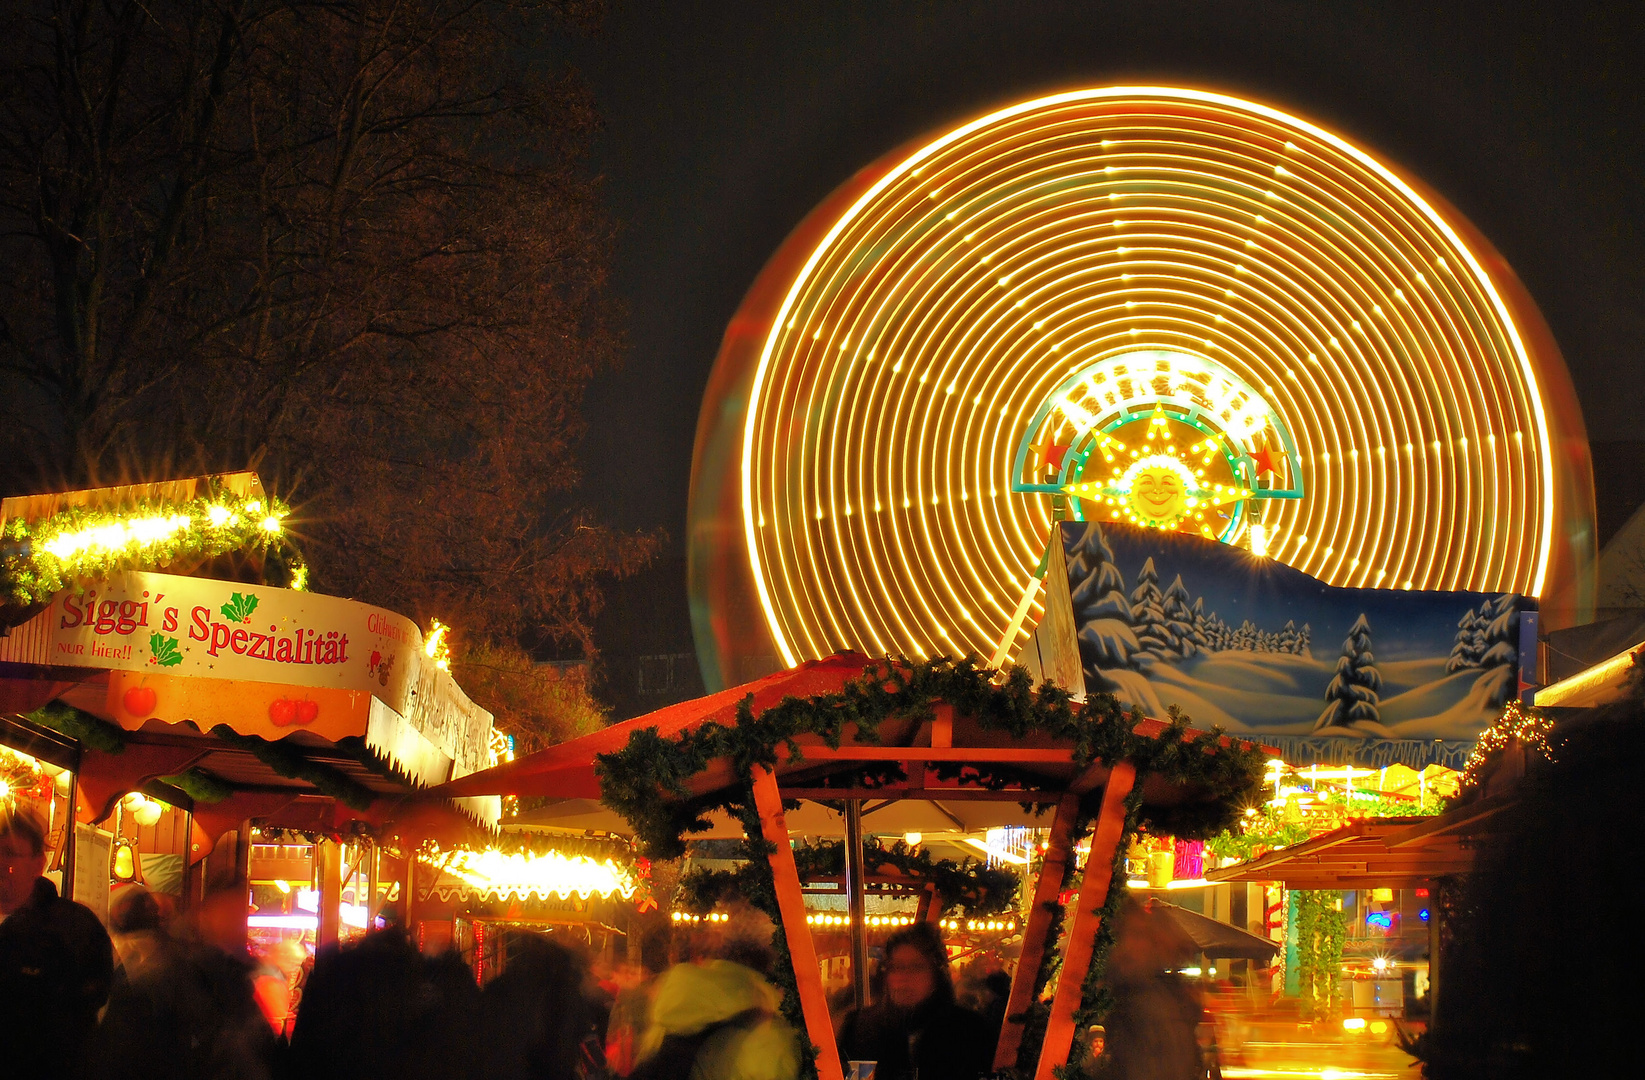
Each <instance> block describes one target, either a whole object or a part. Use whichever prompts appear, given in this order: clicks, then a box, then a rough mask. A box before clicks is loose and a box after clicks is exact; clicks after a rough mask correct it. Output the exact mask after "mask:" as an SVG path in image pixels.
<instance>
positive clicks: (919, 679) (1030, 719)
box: [440, 653, 1262, 1080]
mask: <svg viewBox="0 0 1645 1080" xmlns="http://www.w3.org/2000/svg"><path fill="white" fill-rule="evenodd" d="M996 675H997V673H996V672H994V671H992V670H990V669H987V668H985V667H983V666H981V665H980V664H976V663H973V662H970V661H957V662H956V661H933V662H924V663H915V662H900V661H899V662H887V663H884V664H883V665H875V664H873V663H871V662H870V661H869V660H867V658H865V657H861V656H858V655H855V654H849V653H847V654H840V655H837V656H833V657H829V658H827V659H824V660H820V661H814V662H811V663H807V664H802V665H800V666H799V667H797V668H795V669H793V670H792V671H790V672H784V673H780V674H779V675H776V676H771V677H768V678H767V679H764V680H760V681H759V682H756V683H752V684H749V685H748V686H746V687H739V688H737V689H735V690H732V691H726V692H723V693H721V694H718V695H712V696H710V697H709V698H705V699H702V700H701V701H698V702H691V703H686V704H684V705H680V706H674V707H672V708H671V709H665V710H661V711H660V712H659V713H656V714H652V715H651V716H649V717H641V718H639V719H638V720H634V721H629V722H627V723H625V724H619V725H614V726H613V727H612V728H610V729H607V730H605V731H602V732H598V733H596V734H594V735H591V736H587V737H585V738H583V739H578V740H573V741H572V742H569V743H566V744H563V745H561V746H558V747H554V748H552V749H550V750H546V751H543V752H542V753H540V754H537V755H532V756H529V757H526V758H522V759H520V760H519V761H516V762H514V763H512V764H510V765H508V766H504V767H501V768H498V769H496V770H492V771H489V772H486V773H481V774H477V775H475V776H472V777H468V778H466V779H464V780H461V781H457V782H455V783H453V784H450V785H447V786H446V787H445V788H443V789H440V793H442V794H447V795H453V796H456V795H462V796H473V795H480V794H495V795H518V796H548V797H580V798H589V797H595V796H598V797H599V798H601V799H602V800H603V801H604V802H605V803H606V804H607V805H608V806H610V807H611V808H613V809H615V810H617V811H618V812H619V813H621V814H622V815H623V816H624V817H625V818H626V819H627V820H628V821H629V822H630V823H631V825H632V826H633V828H634V830H635V831H636V833H637V835H638V837H639V839H640V840H641V842H642V844H643V845H645V847H646V848H647V849H649V850H650V851H652V852H654V853H656V854H658V855H662V856H673V855H678V854H680V853H681V852H682V851H683V848H684V837H685V836H686V835H687V834H688V833H690V832H692V831H694V829H695V826H696V823H697V822H698V821H699V819H701V818H702V815H704V814H706V813H708V812H710V811H713V810H720V811H724V812H728V813H730V814H732V815H733V816H735V817H736V818H737V819H738V820H740V821H741V822H742V823H743V826H744V830H745V832H746V834H747V835H748V836H749V837H751V838H755V839H761V840H764V841H765V842H767V843H768V844H769V845H770V846H769V849H766V848H765V846H764V845H760V847H758V848H756V849H755V850H759V851H762V852H764V853H765V854H764V858H765V860H766V872H767V873H768V874H769V884H770V887H771V892H772V893H773V894H774V896H775V898H776V904H775V910H773V911H771V912H769V914H770V915H772V917H773V918H774V919H775V920H776V921H777V922H778V923H779V925H780V926H781V928H782V934H783V938H784V941H785V943H786V945H787V949H788V953H789V955H790V957H791V960H792V979H793V983H792V986H791V987H790V990H791V999H790V1000H791V1001H792V1002H794V1003H796V1004H797V1005H798V1008H797V1010H795V1012H796V1013H797V1015H796V1017H795V1018H796V1019H797V1020H799V1021H800V1022H802V1023H803V1025H804V1027H805V1029H806V1032H807V1034H808V1035H809V1036H810V1038H811V1041H812V1042H813V1043H814V1044H815V1045H816V1046H817V1047H818V1048H819V1056H818V1062H817V1064H818V1069H819V1071H820V1074H821V1075H822V1076H823V1077H824V1078H825V1080H838V1078H839V1077H841V1075H842V1071H841V1067H840V1060H839V1056H838V1053H837V1051H836V1050H835V1042H834V1030H833V1026H832V1024H831V1023H830V1019H829V1015H828V1009H827V1004H826V1002H825V1000H824V994H823V988H822V982H821V977H820V975H819V971H818V965H817V958H816V950H815V945H814V942H813V940H812V936H811V932H810V930H809V928H808V926H807V922H806V908H805V898H804V893H803V890H802V883H801V879H800V876H799V872H798V868H797V866H796V862H795V857H794V850H793V847H792V845H791V836H790V830H789V827H788V822H787V814H786V812H785V810H784V800H785V799H812V800H839V801H842V802H843V803H844V805H845V808H846V814H847V818H848V827H847V857H848V860H851V868H850V869H848V871H847V872H848V873H850V874H851V876H852V877H853V879H854V880H857V881H860V880H862V873H861V861H860V855H859V856H858V857H857V858H855V859H853V858H852V853H851V849H852V848H858V849H859V851H860V843H861V841H860V835H861V834H860V832H856V833H855V835H853V831H854V830H853V829H852V827H851V825H850V823H849V819H850V818H853V817H856V818H860V809H861V805H862V801H863V800H887V799H890V800H897V799H915V800H928V801H933V802H938V803H942V804H945V805H946V804H948V803H963V802H969V801H982V802H1015V803H1021V802H1029V803H1033V802H1041V803H1052V804H1054V806H1055V809H1054V811H1053V814H1052V821H1051V836H1050V841H1049V849H1048V851H1047V853H1046V857H1045V870H1044V871H1043V872H1042V874H1041V875H1040V878H1039V881H1038V883H1037V884H1036V887H1035V899H1034V905H1033V907H1032V909H1031V912H1030V915H1029V920H1028V924H1027V925H1026V927H1024V929H1023V949H1022V960H1021V962H1020V963H1019V966H1018V968H1017V973H1016V975H1015V978H1014V981H1013V984H1012V991H1011V997H1010V1004H1009V1006H1008V1008H1007V1019H1006V1021H1005V1026H1004V1028H1003V1030H1002V1032H1001V1036H1000V1041H999V1048H998V1056H997V1058H996V1065H997V1066H1012V1065H1015V1064H1016V1063H1017V1058H1018V1050H1019V1048H1020V1046H1021V1041H1022V1035H1023V1030H1024V1026H1025V1020H1026V1016H1027V1013H1028V1010H1029V1006H1030V1004H1031V999H1032V997H1033V989H1034V982H1035V979H1036V977H1037V976H1038V975H1039V973H1040V967H1041V961H1042V960H1043V959H1044V958H1045V956H1046V954H1047V952H1048V951H1054V950H1055V949H1056V948H1057V945H1058V942H1056V941H1055V940H1054V939H1053V938H1052V933H1051V932H1052V930H1053V924H1054V922H1058V921H1060V919H1059V918H1058V916H1059V915H1060V906H1059V905H1058V904H1057V902H1056V901H1057V895H1058V893H1059V892H1060V891H1061V890H1062V888H1063V887H1064V877H1065V871H1066V870H1067V869H1068V865H1069V862H1070V858H1071V853H1072V850H1073V847H1074V845H1075V843H1076V842H1077V841H1078V840H1079V839H1080V837H1081V835H1082V834H1083V833H1084V832H1085V831H1086V828H1087V827H1088V826H1091V827H1092V839H1091V845H1090V854H1089V856H1088V857H1087V858H1086V860H1085V864H1084V869H1083V871H1082V872H1081V873H1080V875H1079V879H1078V885H1077V893H1078V900H1077V903H1076V908H1075V915H1074V919H1073V922H1072V926H1071V927H1070V928H1069V931H1068V933H1067V935H1066V936H1065V938H1064V940H1063V941H1062V942H1061V955H1062V964H1061V976H1060V980H1059V982H1058V984H1057V990H1056V992H1055V994H1054V995H1053V998H1052V1001H1051V1005H1050V1011H1049V1016H1048V1017H1047V1018H1046V1028H1045V1033H1044V1037H1043V1040H1042V1042H1041V1047H1040V1050H1039V1054H1038V1057H1037V1063H1036V1066H1035V1070H1036V1076H1037V1077H1039V1078H1041V1080H1047V1078H1049V1077H1050V1076H1051V1075H1052V1071H1053V1070H1054V1069H1055V1068H1056V1067H1058V1066H1061V1065H1063V1064H1064V1063H1065V1062H1066V1061H1067V1060H1068V1056H1069V1051H1070V1048H1071V1046H1072V1044H1073V1041H1074V1035H1075V1028H1076V1014H1077V1013H1078V1012H1079V1011H1080V1009H1081V1007H1082V1003H1083V998H1084V994H1085V991H1086V989H1087V979H1086V976H1087V974H1088V973H1089V972H1090V970H1091V967H1092V959H1093V952H1094V946H1095V944H1096V940H1097V934H1098V930H1099V927H1100V926H1101V924H1102V922H1103V920H1104V918H1105V917H1107V916H1109V915H1111V910H1110V909H1111V907H1112V904H1113V903H1116V902H1117V900H1118V891H1119V890H1113V891H1112V892H1111V890H1110V885H1111V883H1112V881H1113V879H1114V874H1113V869H1114V867H1115V865H1116V862H1115V854H1116V853H1117V852H1118V851H1120V850H1122V848H1121V845H1122V843H1124V842H1127V841H1128V839H1129V836H1130V835H1132V834H1134V833H1135V831H1136V830H1137V828H1139V827H1140V826H1141V824H1143V823H1144V822H1147V823H1150V824H1154V825H1157V826H1169V827H1170V828H1172V829H1175V830H1176V831H1178V832H1183V833H1195V832H1199V833H1201V834H1203V833H1205V832H1207V831H1212V832H1214V831H1216V829H1218V828H1221V827H1223V826H1225V825H1226V824H1227V823H1228V822H1229V821H1231V819H1232V818H1233V816H1234V815H1235V812H1236V810H1235V807H1236V804H1237V803H1238V802H1240V801H1242V800H1244V799H1247V798H1249V797H1251V796H1252V795H1254V794H1255V792H1256V790H1257V787H1258V784H1259V783H1260V778H1261V768H1260V758H1261V756H1262V755H1261V753H1260V751H1259V750H1258V749H1257V748H1255V747H1254V746H1252V745H1251V744H1248V743H1244V744H1241V743H1235V742H1233V741H1231V740H1228V739H1225V738H1220V737H1218V736H1215V735H1209V734H1204V733H1196V732H1191V731H1189V730H1188V729H1187V727H1186V725H1185V724H1183V723H1167V722H1162V721H1156V720H1142V719H1138V718H1137V717H1135V716H1127V715H1125V714H1123V713H1122V712H1121V711H1120V710H1119V708H1118V707H1117V706H1116V705H1115V704H1114V703H1113V701H1112V699H1099V700H1097V701H1094V702H1092V703H1088V704H1084V705H1078V706H1076V705H1074V704H1073V703H1072V702H1071V701H1070V699H1069V697H1068V695H1066V694H1065V693H1062V692H1060V691H1057V690H1056V689H1054V688H1046V689H1044V690H1042V691H1036V690H1034V689H1033V688H1031V687H1030V685H1029V683H1028V680H1027V677H1026V675H1024V674H1020V673H1019V674H1014V675H1013V676H1011V677H1009V678H1006V679H1003V680H998V679H997V678H996ZM1121 866H1122V872H1123V864H1121ZM853 870H854V871H855V872H853ZM1121 880H1123V879H1121ZM854 891H858V890H854ZM851 922H852V930H853V932H854V933H856V934H859V935H860V934H862V933H863V927H862V922H863V916H862V909H861V907H860V906H857V905H854V909H853V911H852V913H851ZM857 955H858V956H861V955H862V953H861V950H860V947H859V948H858V950H857Z"/></svg>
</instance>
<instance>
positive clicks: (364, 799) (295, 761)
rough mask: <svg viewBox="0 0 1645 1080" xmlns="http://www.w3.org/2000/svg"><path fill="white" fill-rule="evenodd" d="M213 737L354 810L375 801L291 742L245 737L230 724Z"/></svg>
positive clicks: (344, 775) (220, 727)
mask: <svg viewBox="0 0 1645 1080" xmlns="http://www.w3.org/2000/svg"><path fill="white" fill-rule="evenodd" d="M211 734H212V735H213V736H215V737H216V738H218V739H220V740H221V741H222V742H223V744H224V745H226V746H228V747H230V748H231V749H234V750H244V751H245V752H246V753H248V754H250V755H251V756H252V757H254V758H256V759H257V760H258V761H261V762H262V763H263V764H264V765H267V766H268V767H269V768H271V769H273V770H274V771H275V772H277V773H279V774H280V775H281V776H284V777H286V778H288V779H291V780H303V781H306V782H307V783H310V784H313V785H314V789H315V790H316V791H318V792H319V793H320V794H322V795H327V796H330V797H331V798H333V799H336V800H337V801H338V802H340V803H342V804H343V805H344V806H347V807H348V808H349V809H351V810H365V809H367V808H368V807H370V806H371V804H372V803H373V802H375V801H376V798H377V796H376V795H375V794H373V793H372V791H371V789H370V788H368V787H366V786H365V785H363V784H361V783H360V782H359V781H357V780H355V779H354V778H353V777H351V776H349V775H348V774H347V773H344V772H341V771H340V770H338V769H335V768H333V767H332V766H330V765H326V764H324V763H322V762H318V761H314V760H312V759H311V758H309V757H308V756H307V755H306V754H304V753H303V752H302V751H301V750H299V749H298V748H297V747H295V746H293V745H291V744H290V743H288V742H284V741H281V742H269V741H268V740H267V739H263V738H260V737H258V736H256V735H242V734H240V733H239V732H238V731H235V730H234V729H233V728H231V727H229V726H228V725H227V724H218V725H217V726H216V727H214V728H212V729H211Z"/></svg>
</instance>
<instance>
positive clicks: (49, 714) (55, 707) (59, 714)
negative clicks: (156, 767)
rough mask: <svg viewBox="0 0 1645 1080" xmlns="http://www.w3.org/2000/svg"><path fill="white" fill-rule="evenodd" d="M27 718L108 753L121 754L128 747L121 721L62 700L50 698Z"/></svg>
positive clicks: (28, 714) (26, 717) (25, 717)
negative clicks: (81, 708)
mask: <svg viewBox="0 0 1645 1080" xmlns="http://www.w3.org/2000/svg"><path fill="white" fill-rule="evenodd" d="M23 718H24V719H25V720H31V721H33V722H34V723H36V724H39V725H40V726H41V727H46V728H51V729H52V730H53V731H56V732H59V733H60V734H63V735H67V736H68V737H69V738H71V739H75V740H77V741H78V742H80V743H81V744H82V745H84V746H89V747H91V748H92V749H93V750H101V751H102V752H103V753H105V754H119V753H122V752H124V751H125V749H126V733H125V731H124V729H122V728H121V727H120V726H119V725H118V724H111V723H109V722H108V721H107V720H104V719H103V718H102V717H100V716H93V715H92V714H91V713H89V712H82V711H81V710H79V709H76V708H75V707H74V706H73V705H69V704H66V703H64V702H61V701H50V702H47V703H46V704H44V705H42V706H40V707H39V708H38V709H35V710H34V711H33V712H31V713H25V714H24V716H23Z"/></svg>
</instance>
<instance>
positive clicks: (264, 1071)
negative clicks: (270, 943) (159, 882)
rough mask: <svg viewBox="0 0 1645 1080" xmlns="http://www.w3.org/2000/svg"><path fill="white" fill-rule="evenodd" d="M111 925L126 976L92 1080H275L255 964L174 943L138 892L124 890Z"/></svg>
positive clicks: (92, 1052) (91, 1064) (90, 1059)
mask: <svg viewBox="0 0 1645 1080" xmlns="http://www.w3.org/2000/svg"><path fill="white" fill-rule="evenodd" d="M234 892H236V891H233V890H231V900H230V902H232V894H233V893H234ZM216 902H217V903H223V901H220V900H219V901H216ZM109 924H110V927H111V928H112V929H113V930H114V933H115V936H116V937H117V938H118V939H119V944H120V952H121V956H122V958H123V961H124V966H123V977H122V978H121V979H119V980H117V981H116V983H115V987H114V991H113V993H111V994H110V995H109V1004H108V1012H107V1013H105V1014H104V1016H103V1022H102V1024H101V1025H100V1026H99V1027H98V1029H97V1030H96V1032H94V1033H93V1034H92V1037H91V1040H90V1046H89V1049H88V1051H87V1054H86V1065H85V1071H84V1074H83V1075H84V1076H85V1077H86V1080H95V1078H101V1077H108V1076H119V1077H122V1078H124V1080H268V1078H270V1077H272V1076H273V1075H274V1069H275V1055H276V1043H275V1039H274V1033H273V1032H272V1031H271V1030H270V1029H269V1025H268V1024H267V1022H265V1021H264V1019H263V1014H262V1012H261V1010H260V1009H259V1008H258V1007H257V1001H256V997H255V994H254V992H253V986H252V973H253V970H254V969H253V965H252V963H251V961H250V959H249V957H247V956H246V955H244V953H233V952H228V951H226V950H224V949H221V948H219V947H217V946H215V945H212V944H210V943H208V942H198V941H191V940H186V939H179V938H177V937H174V936H173V935H172V934H171V932H170V931H169V930H168V929H167V927H166V926H165V923H164V920H163V919H162V917H161V913H160V908H159V905H158V904H157V903H156V902H155V900H154V898H153V897H152V896H151V895H149V894H148V892H147V890H145V889H142V888H140V887H136V888H134V887H130V886H128V887H127V888H126V889H123V890H121V894H120V895H119V896H118V897H117V899H116V901H115V902H114V903H113V904H111V905H110V911H109Z"/></svg>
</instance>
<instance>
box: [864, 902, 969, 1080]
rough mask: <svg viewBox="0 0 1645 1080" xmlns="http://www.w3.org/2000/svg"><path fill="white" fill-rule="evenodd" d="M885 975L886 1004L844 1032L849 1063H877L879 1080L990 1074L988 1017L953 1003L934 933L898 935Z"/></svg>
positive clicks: (888, 948) (922, 929)
mask: <svg viewBox="0 0 1645 1080" xmlns="http://www.w3.org/2000/svg"><path fill="white" fill-rule="evenodd" d="M880 974H881V984H882V985H883V987H884V992H883V994H882V995H881V998H880V1000H877V1001H875V1002H874V1003H873V1004H872V1005H869V1006H867V1007H865V1008H863V1009H860V1010H857V1011H856V1012H853V1013H852V1014H851V1015H850V1016H848V1017H846V1020H845V1023H844V1025H843V1026H842V1028H841V1031H840V1048H841V1057H842V1058H844V1059H845V1060H847V1061H875V1062H878V1063H879V1064H878V1065H877V1067H876V1069H875V1080H916V1078H917V1080H971V1078H973V1077H977V1076H982V1075H984V1074H986V1073H987V1072H988V1071H989V1070H990V1068H991V1067H992V1064H993V1062H992V1058H993V1050H994V1039H993V1038H992V1037H990V1035H989V1033H988V1030H987V1023H986V1021H985V1020H984V1019H983V1017H982V1016H981V1014H979V1013H976V1012H973V1011H971V1010H970V1009H966V1008H963V1007H961V1006H960V1005H959V1004H958V1003H957V1002H956V1001H955V1000H954V982H953V977H952V976H951V975H950V974H949V971H948V952H947V950H946V949H944V948H943V944H942V938H941V937H939V936H938V934H937V931H936V929H935V928H933V927H932V926H931V925H930V924H929V923H916V924H915V925H913V926H910V927H907V928H905V929H903V930H899V931H898V932H897V933H895V934H893V935H891V937H890V938H889V939H888V940H887V941H886V943H885V960H884V967H883V970H882V971H881V973H880ZM998 1034H999V1031H998V1029H997V1028H996V1029H995V1031H994V1035H995V1036H997V1035H998Z"/></svg>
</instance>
